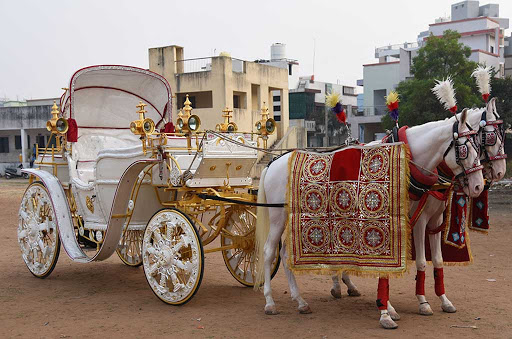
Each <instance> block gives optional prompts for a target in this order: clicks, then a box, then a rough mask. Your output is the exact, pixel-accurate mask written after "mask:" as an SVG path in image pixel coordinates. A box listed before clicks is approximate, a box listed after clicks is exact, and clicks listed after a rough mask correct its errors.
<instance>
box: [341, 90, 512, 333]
mask: <svg viewBox="0 0 512 339" xmlns="http://www.w3.org/2000/svg"><path fill="white" fill-rule="evenodd" d="M483 113H485V115H482V114H483ZM482 117H484V119H483V120H485V121H486V125H485V126H483V127H480V129H479V135H478V138H479V140H481V142H482V146H483V147H482V151H483V152H482V154H481V158H480V159H481V161H482V162H484V161H485V162H484V175H485V177H486V179H487V180H489V181H491V180H492V181H499V180H501V179H502V178H503V176H504V174H505V171H506V161H505V159H504V158H503V143H504V141H505V140H504V138H503V135H502V134H501V132H500V130H499V128H498V126H497V124H496V122H497V121H498V120H499V115H498V112H497V110H496V103H495V98H493V99H491V100H490V101H489V102H488V103H487V106H486V107H485V108H480V109H472V110H469V111H468V120H469V123H470V124H471V125H472V126H474V124H475V122H480V120H482ZM486 132H487V133H491V136H492V138H493V140H494V143H493V142H492V141H491V142H490V143H489V142H488V143H487V144H484V139H483V138H482V135H483V133H486ZM445 209H446V204H445V202H444V201H440V200H438V199H436V198H434V197H432V196H428V198H427V201H426V206H425V209H424V210H423V212H422V215H421V216H420V218H419V219H418V221H417V223H416V224H415V227H414V230H413V234H414V242H415V250H416V269H417V271H418V272H419V273H418V275H417V277H416V297H417V299H418V302H419V313H420V314H422V315H432V314H433V311H432V308H431V307H430V304H429V303H428V302H427V300H426V298H425V295H424V292H423V293H422V292H421V291H424V272H425V269H426V264H427V261H426V258H425V256H426V255H425V229H427V230H430V231H431V230H434V229H438V228H439V226H440V225H441V224H442V222H443V214H444V211H445ZM429 241H430V251H431V258H432V264H433V266H434V268H435V269H437V270H440V269H442V268H443V256H442V252H441V241H442V239H441V232H436V233H435V234H429ZM420 272H421V273H420ZM419 275H421V276H422V277H419ZM332 280H333V287H332V289H331V294H332V295H333V296H334V297H335V298H340V297H341V286H340V283H339V277H338V276H337V275H336V276H333V277H332ZM436 280H437V285H438V288H436V294H437V295H438V297H439V298H440V300H441V309H442V310H443V311H444V312H448V313H454V312H456V308H455V306H453V304H452V303H451V302H450V300H449V299H448V298H447V297H446V294H445V293H444V281H443V274H439V275H438V276H437V277H436ZM342 281H343V282H344V283H345V284H346V285H347V287H348V289H349V295H352V294H351V293H353V292H351V290H353V289H354V286H355V285H354V284H353V283H352V281H351V280H350V277H349V276H348V274H345V273H344V274H343V278H342ZM358 294H359V293H358ZM388 313H389V314H390V317H391V318H392V320H398V319H400V316H399V315H398V314H397V313H396V311H395V310H394V308H393V307H392V306H391V304H388ZM391 326H392V324H391Z"/></svg>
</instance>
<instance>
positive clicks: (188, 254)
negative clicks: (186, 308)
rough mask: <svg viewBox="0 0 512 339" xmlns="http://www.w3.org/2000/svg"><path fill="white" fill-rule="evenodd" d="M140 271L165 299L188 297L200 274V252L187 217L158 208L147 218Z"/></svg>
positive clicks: (176, 300) (181, 300)
mask: <svg viewBox="0 0 512 339" xmlns="http://www.w3.org/2000/svg"><path fill="white" fill-rule="evenodd" d="M142 261H143V264H144V265H143V267H144V273H145V275H146V280H147V281H148V284H149V286H150V287H151V289H152V290H153V293H155V295H156V296H157V297H158V298H159V299H160V300H162V301H163V302H165V303H168V304H171V305H182V304H184V303H186V302H187V301H189V300H190V299H191V298H192V297H193V296H194V294H195V293H196V291H197V290H198V288H199V286H200V285H201V279H202V278H203V264H204V252H203V245H202V243H201V240H200V238H199V234H198V232H197V230H196V228H195V227H194V224H193V223H192V221H191V220H190V218H189V217H188V216H187V215H186V214H184V213H182V212H181V211H179V210H177V209H170V208H166V209H162V210H160V211H158V212H156V213H155V214H154V215H153V217H151V219H150V220H149V222H148V225H147V226H146V230H145V231H144V238H143V242H142Z"/></svg>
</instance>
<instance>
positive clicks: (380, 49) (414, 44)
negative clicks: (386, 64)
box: [375, 42, 418, 54]
mask: <svg viewBox="0 0 512 339" xmlns="http://www.w3.org/2000/svg"><path fill="white" fill-rule="evenodd" d="M416 47H418V43H417V42H406V43H403V44H395V45H388V46H383V47H377V48H375V54H378V53H381V52H385V51H391V50H395V49H396V50H397V49H400V48H416Z"/></svg>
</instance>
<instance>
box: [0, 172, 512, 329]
mask: <svg viewBox="0 0 512 339" xmlns="http://www.w3.org/2000/svg"><path fill="white" fill-rule="evenodd" d="M26 184H27V181H24V180H12V181H6V180H5V179H0V208H1V209H2V210H3V216H2V221H1V222H0V234H1V236H0V331H1V332H0V336H1V337H30V338H35V337H42V338H46V337H48V338H82V337H84V338H85V337H88V338H90V337H91V336H101V337H107V338H117V337H126V338H130V337H135V338H150V337H172V338H185V337H186V338H188V337H199V338H203V337H204V338H260V337H265V338H266V337H278V338H279V337H286V338H289V337H293V338H337V337H349V338H350V337H354V338H355V337H358V338H368V337H377V338H380V337H382V338H384V337H391V336H393V337H395V336H397V337H401V338H402V337H403V338H410V337H413V336H417V337H420V336H421V337H422V338H434V337H435V338H445V337H480V338H512V311H511V307H512V306H511V303H510V293H511V292H512V260H511V258H512V244H511V241H512V227H511V226H512V224H511V220H512V209H511V207H512V198H511V194H512V187H510V188H505V189H500V190H493V191H492V192H491V195H490V197H491V209H490V214H491V232H490V234H489V235H488V236H486V235H482V234H478V233H474V232H473V233H471V234H470V236H471V247H472V251H473V255H474V259H475V262H474V264H473V265H471V266H467V267H460V266H455V267H454V266H451V267H447V268H445V286H446V291H447V296H448V297H449V298H450V300H451V301H452V302H453V304H454V305H455V306H456V307H457V313H455V314H447V313H443V312H442V311H441V307H440V302H439V300H438V299H437V297H436V296H435V294H434V286H433V285H434V284H433V277H432V269H431V267H430V268H429V269H428V271H427V284H426V291H427V298H428V299H429V301H430V303H431V305H432V308H433V309H434V312H435V313H434V315H433V316H430V317H426V316H421V315H419V314H417V308H418V305H417V301H416V298H415V296H414V286H415V282H414V275H415V269H414V268H413V266H412V268H411V270H410V272H409V274H407V275H406V276H405V277H404V278H401V279H393V280H391V301H392V303H393V305H394V306H395V308H396V309H397V311H398V312H399V313H400V315H401V316H402V320H400V321H399V323H398V324H399V328H398V329H396V330H392V331H391V330H384V329H382V328H380V326H379V322H378V319H379V313H378V311H377V309H376V306H375V299H376V289H377V280H376V279H370V278H358V277H356V278H354V279H353V281H354V282H355V283H356V285H357V286H358V288H359V290H360V291H361V293H362V296H361V297H348V296H347V295H346V293H345V295H344V296H343V298H342V299H334V298H332V297H331V295H330V293H329V290H330V286H331V279H330V278H329V277H328V276H317V275H312V276H308V275H302V276H298V277H297V280H298V283H299V286H300V287H301V291H302V295H303V297H304V298H305V299H306V300H307V301H308V302H309V304H310V306H311V309H312V310H313V313H312V314H308V315H301V314H299V313H298V312H297V310H296V303H295V302H293V301H292V300H291V299H290V293H289V291H288V284H287V282H286V278H285V275H284V273H283V271H282V269H281V270H280V271H279V272H278V274H277V275H276V277H275V278H274V280H273V283H272V287H273V291H274V297H275V300H276V304H277V307H278V309H279V311H280V314H279V315H276V316H266V315H265V314H264V312H263V306H264V297H263V294H262V293H261V292H255V291H254V290H252V289H250V288H244V287H242V286H241V285H240V284H239V283H238V282H237V281H235V279H233V278H232V277H231V275H230V274H229V272H228V270H227V269H226V268H225V267H224V263H223V261H222V257H221V255H220V254H219V253H212V254H207V255H206V268H205V272H204V277H203V281H202V285H201V287H200V289H199V291H198V293H197V294H196V295H195V297H194V298H193V299H192V300H191V301H190V302H189V303H187V304H186V305H184V306H179V307H176V306H169V305H166V304H164V303H162V302H161V301H159V300H158V299H157V298H156V297H155V296H154V295H153V293H152V292H151V290H150V288H149V286H148V285H147V283H146V279H145V278H144V273H143V269H142V267H139V268H130V267H127V266H125V265H124V264H123V263H122V262H121V260H119V259H118V258H117V256H116V255H114V256H112V257H111V258H110V259H109V260H106V261H104V262H99V263H92V264H88V265H85V264H78V263H73V262H71V260H70V259H69V258H68V257H67V256H66V254H65V252H64V251H61V256H60V259H59V262H58V264H57V266H56V268H55V270H54V271H53V273H52V274H51V275H50V277H48V278H47V279H43V280H42V279H37V278H35V277H33V276H32V275H31V274H30V273H29V271H28V269H27V268H26V266H25V264H24V263H23V260H22V258H21V255H20V250H19V247H18V244H17V240H16V238H17V237H16V227H17V216H18V207H19V202H20V200H21V196H22V194H23V191H24V189H25V187H26ZM488 279H491V281H489V280H488ZM453 325H457V326H471V325H474V326H476V327H477V329H471V328H460V327H452V326H453Z"/></svg>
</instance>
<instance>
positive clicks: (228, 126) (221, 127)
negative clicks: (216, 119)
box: [215, 107, 238, 133]
mask: <svg viewBox="0 0 512 339" xmlns="http://www.w3.org/2000/svg"><path fill="white" fill-rule="evenodd" d="M222 112H223V113H224V114H223V115H222V117H223V118H224V122H223V123H222V124H217V126H215V129H216V130H217V131H220V132H229V133H234V132H236V131H238V126H237V125H236V124H235V123H234V122H232V121H229V120H230V119H231V118H232V117H233V116H232V115H231V112H233V111H232V110H230V109H229V108H227V107H226V108H224V110H223V111H222Z"/></svg>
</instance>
